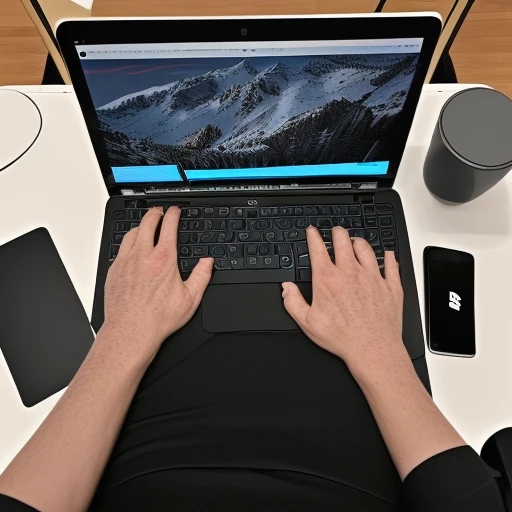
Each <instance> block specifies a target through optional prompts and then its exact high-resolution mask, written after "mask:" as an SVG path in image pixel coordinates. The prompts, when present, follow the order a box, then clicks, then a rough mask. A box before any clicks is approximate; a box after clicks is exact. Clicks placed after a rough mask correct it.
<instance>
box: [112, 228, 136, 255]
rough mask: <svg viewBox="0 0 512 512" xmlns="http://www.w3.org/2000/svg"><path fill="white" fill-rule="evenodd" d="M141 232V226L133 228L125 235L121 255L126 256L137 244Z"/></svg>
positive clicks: (120, 250)
mask: <svg viewBox="0 0 512 512" xmlns="http://www.w3.org/2000/svg"><path fill="white" fill-rule="evenodd" d="M138 233H139V228H138V227H137V228H133V229H131V230H130V231H128V233H126V235H124V237H123V242H122V243H121V247H120V248H119V254H118V255H117V257H118V258H119V256H121V257H124V256H125V255H126V254H128V253H129V252H130V251H131V250H132V249H133V246H134V244H135V241H136V240H137V235H138Z"/></svg>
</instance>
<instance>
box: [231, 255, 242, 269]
mask: <svg viewBox="0 0 512 512" xmlns="http://www.w3.org/2000/svg"><path fill="white" fill-rule="evenodd" d="M229 262H230V264H231V268H232V269H233V270H240V269H243V268H245V262H244V259H243V258H233V259H230V260H229Z"/></svg>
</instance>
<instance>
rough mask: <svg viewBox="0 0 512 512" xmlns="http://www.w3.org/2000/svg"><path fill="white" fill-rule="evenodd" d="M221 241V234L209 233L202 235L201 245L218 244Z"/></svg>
mask: <svg viewBox="0 0 512 512" xmlns="http://www.w3.org/2000/svg"><path fill="white" fill-rule="evenodd" d="M218 239H219V233H216V232H215V231H207V232H206V233H203V234H202V235H201V238H200V240H201V243H203V244H213V243H216V242H217V241H218Z"/></svg>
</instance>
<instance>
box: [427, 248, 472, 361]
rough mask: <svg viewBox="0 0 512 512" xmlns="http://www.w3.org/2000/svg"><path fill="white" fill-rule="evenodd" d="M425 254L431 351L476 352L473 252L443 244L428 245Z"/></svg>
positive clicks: (428, 336)
mask: <svg viewBox="0 0 512 512" xmlns="http://www.w3.org/2000/svg"><path fill="white" fill-rule="evenodd" d="M423 256H424V273H425V295H426V297H425V317H426V330H427V339H428V343H429V348H430V350H431V352H434V353H436V354H445V355H453V356H462V357H473V356H475V354H476V343H475V308H474V304H475V297H474V293H475V292H474V286H475V284H474V283H475V261H474V258H473V256H472V255H471V254H469V253H467V252H461V251H454V250H451V249H444V248H442V247H427V248H426V249H425V252H424V255H423Z"/></svg>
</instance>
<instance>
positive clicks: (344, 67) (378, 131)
mask: <svg viewBox="0 0 512 512" xmlns="http://www.w3.org/2000/svg"><path fill="white" fill-rule="evenodd" d="M440 29H441V21H440V17H439V16H438V15H437V14H435V13H418V14H387V15H383V14H379V15H325V16H323V15H322V16H294V17H292V16H274V17H251V18H243V17H230V18H157V19H92V20H67V21H64V22H62V23H61V24H60V26H59V27H58V30H57V38H58V42H59V44H60V46H61V49H62V52H63V56H64V59H65V61H66V64H67V66H68V69H69V73H70V76H71V78H72V81H73V85H74V88H75V90H76V95H77V98H78V101H79V103H80V106H81V109H82V111H83V114H84V117H85V121H86V123H87V127H88V130H89V134H90V137H91V140H92V143H93V146H94V150H95V152H96V156H97V159H98V162H99V164H100V167H101V171H102V173H103V177H104V180H105V185H106V187H107V189H108V192H109V194H110V199H109V201H108V203H107V206H106V211H105V222H104V229H103V235H102V242H101V250H100V255H99V263H98V274H97V285H96V294H95V305H94V312H93V319H92V323H93V326H94V328H95V329H98V328H99V327H100V326H101V324H102V322H103V286H104V282H105V278H106V274H107V271H108V268H109V266H110V265H111V264H112V262H113V261H115V258H116V256H117V253H118V251H119V246H120V244H121V242H122V239H123V236H124V235H125V234H126V233H127V232H128V231H129V230H130V229H132V228H133V227H135V226H138V225H139V223H140V220H141V218H142V216H143V215H144V214H145V212H146V211H147V210H148V208H150V207H152V206H157V205H162V206H164V208H168V207H169V206H170V205H176V204H177V205H179V206H181V208H182V215H181V221H180V225H179V247H178V252H179V261H178V264H179V268H180V272H181V274H182V277H183V279H186V278H187V277H188V276H189V275H190V272H191V271H192V270H193V268H194V266H195V265H196V264H197V262H198V261H199V259H200V258H202V257H206V256H211V257H213V258H215V264H214V272H213V276H212V281H211V285H210V286H209V288H208V290H207V292H206V294H205V297H204V300H203V303H202V306H201V308H200V310H199V311H198V313H197V314H196V315H195V317H194V319H193V321H192V324H193V325H192V326H190V327H188V326H187V328H190V329H198V330H203V331H204V332H205V333H209V334H215V333H221V332H224V333H225V332H239V331H253V330H254V331H265V330H269V331H281V330H282V331H289V330H294V329H297V326H296V324H295V323H294V322H293V321H292V320H291V318H290V317H289V316H288V315H287V313H286V311H285V310H284V308H283V305H282V300H281V295H280V294H281V289H280V283H282V282H284V281H294V282H297V283H298V285H299V286H300V288H301V290H302V291H303V293H304V294H305V295H306V296H307V297H309V298H310V297H311V268H310V261H309V256H308V248H307V244H306V234H305V229H306V228H307V227H308V226H309V225H310V224H313V225H314V226H316V227H317V228H318V229H319V230H320V233H321V235H322V237H323V239H324V241H325V243H326V246H327V248H328V250H329V251H332V231H331V230H332V227H334V226H343V227H345V228H346V229H348V230H349V232H350V235H351V236H354V237H363V238H365V239H366V240H368V242H369V243H370V244H371V245H372V247H373V249H374V251H375V255H376V257H377V259H378V261H379V264H380V265H381V266H382V262H383V255H384V251H385V250H394V251H395V253H396V256H397V258H398V260H399V262H400V268H401V274H402V280H403V286H404V292H405V305H404V343H405V345H406V347H407V349H408V351H409V354H410V355H411V358H412V359H413V360H415V359H419V358H422V356H424V342H423V333H422V328H421V320H420V314H419V306H418V297H417V291H416V284H415V277H414V270H413V265H412V260H411V253H410V248H409V242H408V236H407V228H406V223H405V218H404V213H403V209H402V205H401V202H400V197H399V195H398V193H397V192H396V191H394V190H393V189H392V187H393V182H394V180H395V177H396V174H397V171H398V168H399V164H400V160H401V158H402V154H403V151H404V148H405V144H406V140H407V137H408V134H409V130H410V128H411V124H412V121H413V117H414V113H415V110H416V106H417V103H418V99H419V96H420V92H421V88H422V84H423V81H424V78H425V75H426V72H427V69H428V67H429V63H430V60H431V57H432V54H433V51H434V48H435V44H436V41H437V38H438V36H439V33H440ZM401 172H407V169H402V171H401ZM187 328H186V329H187Z"/></svg>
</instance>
